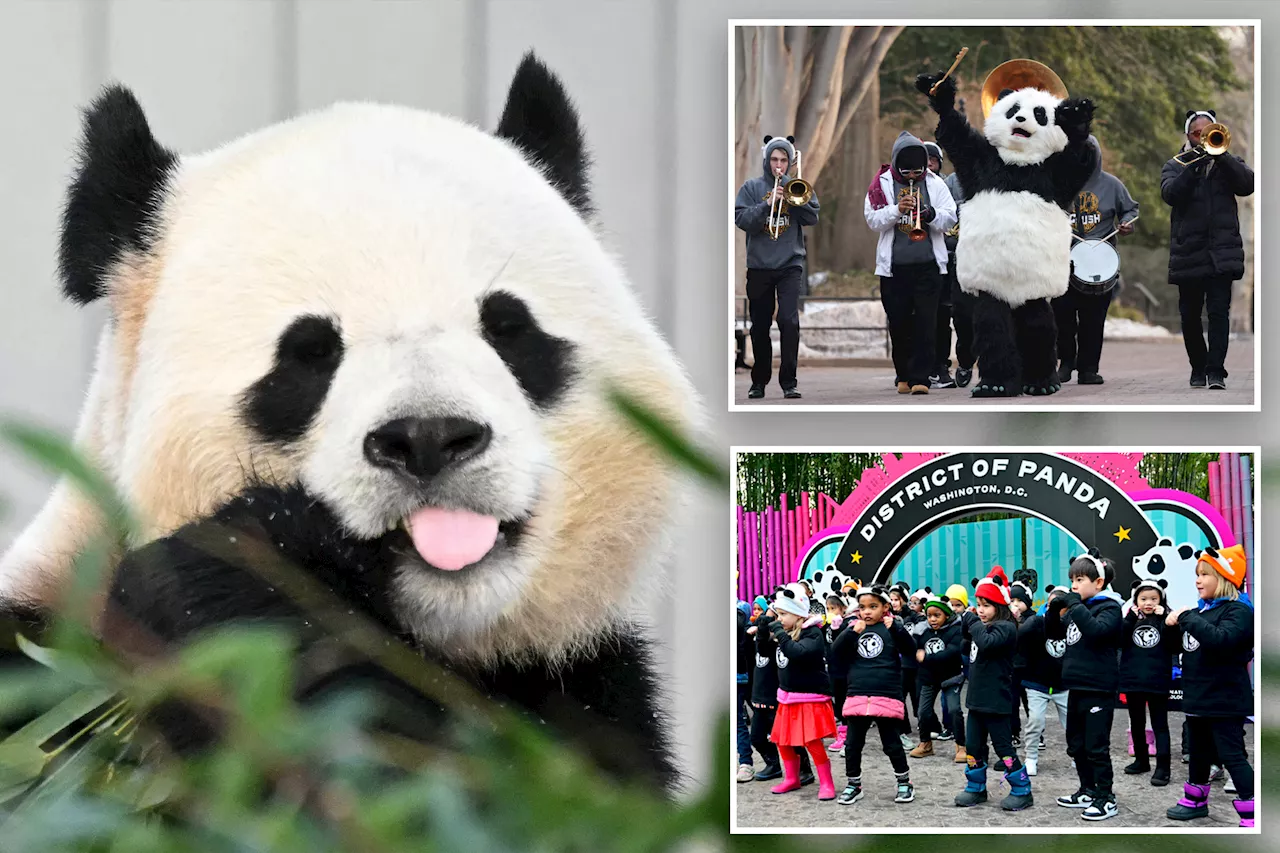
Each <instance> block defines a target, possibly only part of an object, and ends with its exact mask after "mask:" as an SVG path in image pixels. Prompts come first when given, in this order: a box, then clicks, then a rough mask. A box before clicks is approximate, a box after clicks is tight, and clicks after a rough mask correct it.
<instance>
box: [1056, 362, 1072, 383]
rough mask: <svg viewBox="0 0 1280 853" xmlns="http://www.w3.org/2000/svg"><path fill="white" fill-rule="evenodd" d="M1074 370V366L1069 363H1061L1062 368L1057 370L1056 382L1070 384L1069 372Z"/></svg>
mask: <svg viewBox="0 0 1280 853" xmlns="http://www.w3.org/2000/svg"><path fill="white" fill-rule="evenodd" d="M1075 369H1076V366H1075V365H1074V364H1071V363H1070V362H1067V361H1064V362H1062V366H1061V367H1059V368H1058V381H1059V382H1070V381H1071V372H1072V371H1073V370H1075Z"/></svg>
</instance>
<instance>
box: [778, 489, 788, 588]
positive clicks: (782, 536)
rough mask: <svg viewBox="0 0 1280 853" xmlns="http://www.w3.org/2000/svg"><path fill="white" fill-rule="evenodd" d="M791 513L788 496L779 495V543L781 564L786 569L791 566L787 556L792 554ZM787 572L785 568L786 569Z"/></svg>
mask: <svg viewBox="0 0 1280 853" xmlns="http://www.w3.org/2000/svg"><path fill="white" fill-rule="evenodd" d="M790 519H791V513H790V512H789V511H788V510H787V496H786V494H785V493H783V494H781V495H778V534H779V535H778V542H779V544H781V545H782V550H781V553H780V559H779V562H781V563H782V565H783V566H784V567H785V566H787V565H789V562H790V561H788V560H787V555H788V554H790V553H791V524H790ZM784 571H785V568H784Z"/></svg>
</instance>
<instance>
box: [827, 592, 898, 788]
mask: <svg viewBox="0 0 1280 853" xmlns="http://www.w3.org/2000/svg"><path fill="white" fill-rule="evenodd" d="M857 599H858V618H856V619H854V620H853V624H852V625H850V626H849V627H848V628H847V629H846V630H844V631H841V632H840V635H839V636H838V637H836V640H835V644H834V648H835V663H836V665H837V666H843V667H844V670H845V678H846V681H847V684H848V686H847V688H846V692H847V694H848V695H847V697H846V698H845V700H844V709H843V711H844V720H845V724H846V725H847V726H848V727H849V731H848V735H847V737H846V740H845V746H844V760H845V770H846V772H847V773H848V775H849V783H848V785H847V786H846V787H845V789H844V790H843V791H842V792H841V793H840V797H839V800H838V802H839V803H840V804H841V805H846V806H848V805H853V804H854V803H856V802H857V801H858V800H860V799H862V748H863V747H864V746H865V745H866V742H867V732H868V731H870V730H871V726H872V724H873V723H874V724H875V725H876V728H878V729H879V730H880V744H881V746H883V748H884V754H885V755H887V756H889V763H890V764H892V765H893V771H894V773H895V774H896V775H897V777H898V791H897V794H896V795H895V796H894V799H893V801H894V802H895V803H909V802H911V801H912V800H914V799H915V789H914V788H913V787H912V786H911V779H910V773H909V771H908V768H907V754H906V751H905V750H904V749H903V748H902V741H901V740H900V739H899V735H900V734H901V732H902V728H901V726H902V719H903V717H905V716H906V703H905V702H904V701H903V694H902V659H901V655H909V654H912V653H913V652H914V650H915V644H914V642H913V641H912V639H911V635H910V634H909V633H907V629H906V626H905V625H903V623H902V620H901V619H895V618H894V616H893V613H892V612H891V611H890V610H889V592H888V590H886V589H885V588H884V587H864V588H862V589H859V590H858V595H857Z"/></svg>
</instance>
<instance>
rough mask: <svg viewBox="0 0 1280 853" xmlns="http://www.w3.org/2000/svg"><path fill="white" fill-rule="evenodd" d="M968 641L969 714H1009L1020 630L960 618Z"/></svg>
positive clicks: (1006, 624) (968, 616)
mask: <svg viewBox="0 0 1280 853" xmlns="http://www.w3.org/2000/svg"><path fill="white" fill-rule="evenodd" d="M960 618H961V619H962V620H963V622H962V624H963V625H964V633H965V636H966V637H968V639H969V693H968V696H967V697H966V699H965V705H966V706H967V707H968V708H969V710H970V711H981V712H983V713H986V714H1008V713H1010V712H1012V711H1013V655H1014V652H1015V651H1016V650H1017V646H1018V634H1017V630H1018V629H1017V626H1016V625H1014V624H1013V623H1012V622H1004V621H999V622H992V623H991V624H989V625H987V624H983V622H982V620H981V619H979V618H978V615H977V614H976V613H969V612H965V613H964V614H963V615H962V616H961V617H960Z"/></svg>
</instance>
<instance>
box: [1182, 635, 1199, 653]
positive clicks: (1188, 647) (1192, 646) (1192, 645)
mask: <svg viewBox="0 0 1280 853" xmlns="http://www.w3.org/2000/svg"><path fill="white" fill-rule="evenodd" d="M1198 648H1200V641H1199V640H1197V639H1196V638H1195V637H1193V636H1191V635H1190V634H1183V635H1182V650H1183V651H1184V652H1194V651H1195V650H1196V649H1198Z"/></svg>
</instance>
